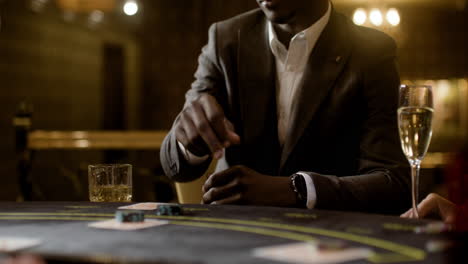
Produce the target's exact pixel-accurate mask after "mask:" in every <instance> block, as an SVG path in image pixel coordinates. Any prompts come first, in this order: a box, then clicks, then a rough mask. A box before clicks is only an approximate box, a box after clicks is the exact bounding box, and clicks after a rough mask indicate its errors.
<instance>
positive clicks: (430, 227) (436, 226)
mask: <svg viewBox="0 0 468 264" xmlns="http://www.w3.org/2000/svg"><path fill="white" fill-rule="evenodd" d="M448 231H450V226H449V225H447V224H445V223H439V222H438V223H430V224H427V225H425V226H418V227H416V228H414V232H415V233H416V234H440V233H445V232H448Z"/></svg>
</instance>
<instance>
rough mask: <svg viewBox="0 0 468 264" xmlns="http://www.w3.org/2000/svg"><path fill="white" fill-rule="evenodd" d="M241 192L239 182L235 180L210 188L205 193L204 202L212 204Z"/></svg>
mask: <svg viewBox="0 0 468 264" xmlns="http://www.w3.org/2000/svg"><path fill="white" fill-rule="evenodd" d="M239 192H240V188H239V183H238V181H236V180H233V181H231V182H229V183H228V184H226V185H223V186H219V187H213V188H210V189H209V190H208V191H207V192H205V194H203V203H205V204H210V203H213V202H215V201H220V200H223V199H225V198H227V197H230V196H232V195H233V194H236V193H239Z"/></svg>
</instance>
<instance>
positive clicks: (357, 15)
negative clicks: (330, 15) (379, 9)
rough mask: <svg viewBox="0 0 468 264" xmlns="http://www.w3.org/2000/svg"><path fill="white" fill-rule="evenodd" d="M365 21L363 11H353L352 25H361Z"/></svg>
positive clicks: (364, 12)
mask: <svg viewBox="0 0 468 264" xmlns="http://www.w3.org/2000/svg"><path fill="white" fill-rule="evenodd" d="M366 20H367V14H366V11H365V10H364V9H362V8H358V9H356V11H354V15H353V22H354V24H356V25H363V24H364V23H366Z"/></svg>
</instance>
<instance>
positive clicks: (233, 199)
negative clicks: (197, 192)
mask: <svg viewBox="0 0 468 264" xmlns="http://www.w3.org/2000/svg"><path fill="white" fill-rule="evenodd" d="M241 201H242V194H240V193H236V194H234V195H232V196H230V197H227V198H224V199H222V200H219V201H214V202H212V203H211V204H213V205H219V204H239V203H241Z"/></svg>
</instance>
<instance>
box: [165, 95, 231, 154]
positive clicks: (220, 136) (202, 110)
mask: <svg viewBox="0 0 468 264" xmlns="http://www.w3.org/2000/svg"><path fill="white" fill-rule="evenodd" d="M174 131H175V136H176V139H177V140H178V141H179V142H180V143H182V145H184V147H185V148H186V149H187V150H189V151H190V152H191V153H193V154H195V155H197V156H204V155H207V154H212V155H213V157H214V158H216V159H219V158H221V156H222V153H223V152H222V149H223V148H227V147H229V146H231V145H235V144H239V143H240V137H239V136H238V135H237V134H236V133H235V132H234V127H233V125H232V124H231V122H229V121H228V120H227V119H226V117H225V116H224V112H223V109H222V108H221V106H220V105H219V104H218V102H216V99H215V98H214V97H213V96H211V95H209V94H202V95H200V96H199V97H198V98H197V99H195V100H193V101H191V102H189V103H188V104H187V105H186V106H185V107H184V109H183V110H182V113H181V114H180V116H179V118H178V119H177V121H176V123H175V126H174Z"/></svg>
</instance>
